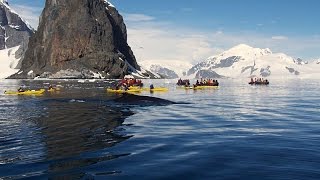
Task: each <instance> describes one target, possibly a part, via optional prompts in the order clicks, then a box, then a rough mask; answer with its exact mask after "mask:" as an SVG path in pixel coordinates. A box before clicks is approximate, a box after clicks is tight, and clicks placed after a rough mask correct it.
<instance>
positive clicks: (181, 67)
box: [139, 60, 192, 77]
mask: <svg viewBox="0 0 320 180" xmlns="http://www.w3.org/2000/svg"><path fill="white" fill-rule="evenodd" d="M139 65H140V66H142V67H144V68H145V69H148V70H150V71H153V72H154V70H155V67H157V68H160V67H161V68H166V69H168V70H171V71H173V72H175V73H176V74H177V75H178V76H179V77H181V76H184V74H185V73H186V72H187V71H188V69H190V68H191V67H192V64H190V63H189V62H185V61H177V60H149V61H141V62H139ZM152 67H154V68H152ZM155 73H158V72H155ZM160 74H161V73H160Z"/></svg>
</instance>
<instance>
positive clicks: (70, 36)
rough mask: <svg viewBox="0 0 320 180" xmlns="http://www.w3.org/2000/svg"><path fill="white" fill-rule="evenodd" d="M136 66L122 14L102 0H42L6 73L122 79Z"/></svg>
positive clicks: (29, 76)
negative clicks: (20, 53) (18, 63)
mask: <svg viewBox="0 0 320 180" xmlns="http://www.w3.org/2000/svg"><path fill="white" fill-rule="evenodd" d="M139 70H140V67H139V66H138V64H137V62H136V59H135V57H134V55H133V52H132V50H131V48H130V47H129V46H128V44H127V32H126V26H125V24H124V21H123V18H122V16H121V15H120V14H119V13H118V11H117V10H116V9H115V7H114V6H113V5H111V4H110V3H109V2H108V1H106V0H47V1H46V4H45V8H44V10H43V12H42V14H41V17H40V22H39V27H38V30H37V32H36V33H35V35H34V36H33V37H32V38H30V42H29V46H28V50H27V52H26V54H25V58H24V59H23V61H22V68H21V70H20V71H19V72H18V73H17V74H15V75H13V76H12V78H33V77H35V76H40V77H46V78H66V77H70V78H92V77H100V78H101V77H104V78H122V77H123V76H124V75H126V74H130V73H136V72H139ZM97 75H98V76H97Z"/></svg>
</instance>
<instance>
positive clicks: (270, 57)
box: [141, 44, 320, 78]
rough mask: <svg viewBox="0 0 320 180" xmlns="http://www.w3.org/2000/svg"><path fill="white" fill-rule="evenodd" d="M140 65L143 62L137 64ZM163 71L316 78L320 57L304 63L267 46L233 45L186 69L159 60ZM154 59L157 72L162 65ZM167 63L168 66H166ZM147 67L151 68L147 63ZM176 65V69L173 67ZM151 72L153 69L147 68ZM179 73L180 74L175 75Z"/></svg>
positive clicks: (197, 75)
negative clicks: (263, 47) (273, 50)
mask: <svg viewBox="0 0 320 180" xmlns="http://www.w3.org/2000/svg"><path fill="white" fill-rule="evenodd" d="M141 64H143V63H141ZM163 64H164V66H167V67H166V68H167V71H168V70H169V71H173V72H176V74H178V73H177V71H179V72H181V71H186V74H185V76H186V77H188V78H250V77H265V78H267V77H269V78H277V77H280V78H281V77H285V78H293V77H307V78H310V77H314V76H316V77H319V75H320V71H319V67H320V60H318V61H313V62H312V63H308V62H307V61H304V60H302V59H301V58H297V59H295V58H293V57H290V56H288V55H286V54H284V53H272V51H271V50H270V49H268V48H266V49H260V48H254V47H250V46H248V45H245V44H240V45H237V46H235V47H233V48H231V49H229V50H227V51H224V52H223V53H221V54H218V55H215V56H212V57H209V58H208V59H207V60H205V61H202V62H200V63H198V64H196V65H194V66H193V67H191V68H189V69H182V68H180V67H184V68H185V67H187V66H188V65H186V66H183V65H181V64H180V66H179V67H175V66H172V64H174V63H173V62H172V63H169V64H168V62H166V63H163ZM164 66H162V65H161V62H157V69H156V72H157V73H161V72H160V71H157V70H159V69H161V67H164ZM168 66H169V67H168ZM149 67H152V66H151V65H150V63H149ZM176 68H177V69H176ZM150 70H151V71H155V70H154V69H150ZM179 76H181V73H180V74H179Z"/></svg>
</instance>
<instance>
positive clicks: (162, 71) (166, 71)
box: [150, 65, 179, 79]
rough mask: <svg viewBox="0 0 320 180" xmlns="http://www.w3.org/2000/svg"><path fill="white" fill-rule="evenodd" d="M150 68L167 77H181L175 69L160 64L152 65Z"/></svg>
mask: <svg viewBox="0 0 320 180" xmlns="http://www.w3.org/2000/svg"><path fill="white" fill-rule="evenodd" d="M150 70H151V71H152V72H155V73H157V74H159V75H160V76H161V77H163V78H166V79H175V78H178V77H179V76H178V75H177V73H176V72H174V71H173V70H171V69H168V68H165V67H162V66H160V65H151V67H150Z"/></svg>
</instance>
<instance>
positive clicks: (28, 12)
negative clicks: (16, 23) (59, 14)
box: [10, 4, 43, 29]
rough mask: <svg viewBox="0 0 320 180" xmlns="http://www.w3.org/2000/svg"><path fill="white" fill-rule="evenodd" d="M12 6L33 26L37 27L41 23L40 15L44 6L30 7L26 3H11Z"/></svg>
mask: <svg viewBox="0 0 320 180" xmlns="http://www.w3.org/2000/svg"><path fill="white" fill-rule="evenodd" d="M10 7H11V8H12V9H13V10H14V11H16V12H17V13H18V14H19V15H20V16H21V17H22V18H23V19H25V20H26V21H27V22H28V23H29V24H30V25H31V26H32V27H33V28H35V29H37V27H38V24H39V15H40V14H41V11H42V9H43V8H42V7H30V6H24V5H17V4H10Z"/></svg>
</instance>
